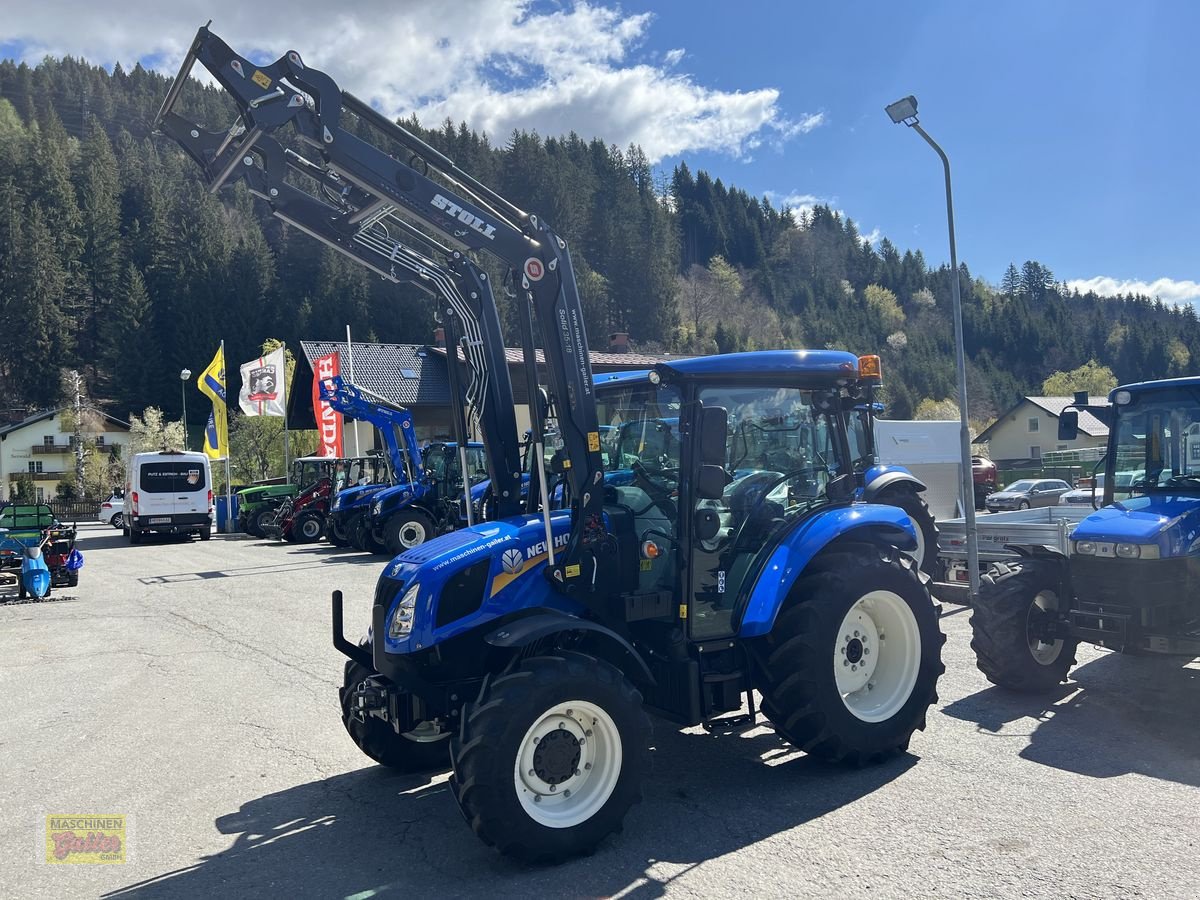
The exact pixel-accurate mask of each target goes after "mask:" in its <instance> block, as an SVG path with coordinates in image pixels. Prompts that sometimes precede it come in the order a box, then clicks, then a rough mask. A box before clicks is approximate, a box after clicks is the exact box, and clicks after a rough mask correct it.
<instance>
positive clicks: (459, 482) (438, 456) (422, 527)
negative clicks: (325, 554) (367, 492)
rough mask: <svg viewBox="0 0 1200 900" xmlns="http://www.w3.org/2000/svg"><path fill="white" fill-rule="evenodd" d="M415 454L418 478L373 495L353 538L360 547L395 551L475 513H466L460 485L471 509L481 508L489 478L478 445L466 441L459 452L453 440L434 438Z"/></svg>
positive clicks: (388, 552)
mask: <svg viewBox="0 0 1200 900" xmlns="http://www.w3.org/2000/svg"><path fill="white" fill-rule="evenodd" d="M419 459H420V460H421V477H420V478H417V479H415V480H413V481H411V482H407V483H402V484H397V485H394V486H392V487H389V488H387V489H385V490H382V491H380V492H379V493H377V494H375V495H374V496H372V498H371V504H370V509H369V511H368V514H367V515H366V516H363V517H362V518H360V519H359V520H358V523H357V527H356V529H355V532H354V535H353V538H352V541H353V543H354V546H355V547H357V548H358V549H359V550H368V551H370V552H372V553H379V554H385V555H387V556H395V555H396V554H397V553H402V552H404V551H405V550H411V549H412V548H414V547H417V546H419V545H421V544H423V543H425V541H427V540H428V539H429V538H431V537H434V536H435V535H438V534H442V533H444V532H446V531H453V530H454V529H455V528H458V527H460V526H461V525H465V524H468V523H469V522H470V521H473V520H474V518H477V517H472V518H468V516H467V513H466V509H465V500H464V488H465V489H466V490H469V491H470V495H471V501H472V502H471V507H472V510H473V511H480V510H481V509H482V508H483V498H484V495H485V493H486V491H487V488H488V486H489V484H490V481H489V480H488V473H487V457H486V455H485V453H484V448H483V445H482V444H479V443H468V444H467V445H466V447H465V450H464V452H463V453H460V452H459V445H458V444H457V443H455V442H453V441H449V442H446V441H434V442H432V443H430V444H428V445H427V446H426V447H424V448H423V449H422V450H421V451H420V452H419ZM464 461H465V465H466V478H465V479H464V477H463V465H464Z"/></svg>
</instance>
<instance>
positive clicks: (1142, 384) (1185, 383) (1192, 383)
mask: <svg viewBox="0 0 1200 900" xmlns="http://www.w3.org/2000/svg"><path fill="white" fill-rule="evenodd" d="M1174 387H1184V388H1194V387H1200V376H1197V375H1191V376H1189V377H1187V378H1160V379H1158V380H1157V381H1138V382H1135V383H1134V384H1122V385H1118V386H1117V387H1115V388H1113V389H1112V390H1111V391H1109V394H1108V399H1109V402H1110V403H1115V402H1116V396H1117V391H1129V392H1130V393H1131V394H1140V393H1142V392H1143V391H1155V390H1162V389H1164V388H1174Z"/></svg>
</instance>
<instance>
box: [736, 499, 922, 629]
mask: <svg viewBox="0 0 1200 900" xmlns="http://www.w3.org/2000/svg"><path fill="white" fill-rule="evenodd" d="M843 540H845V541H855V542H863V543H872V544H878V545H880V546H883V547H895V548H897V549H899V550H915V549H916V547H917V536H916V532H915V531H914V530H913V524H912V520H911V519H909V517H908V514H907V513H906V512H904V510H902V509H899V508H898V507H895V506H882V505H877V504H864V503H855V504H852V505H850V506H840V507H836V508H834V509H829V510H826V511H824V512H822V513H818V514H817V515H815V516H812V517H810V518H808V519H804V520H803V521H801V522H799V523H798V524H797V525H796V526H795V527H794V528H793V529H792V530H791V531H790V532H789V533H788V534H786V535H784V537H783V539H782V540H781V541H780V542H779V544H778V545H776V547H775V549H774V550H772V551H771V555H770V556H769V557H768V558H767V561H766V563H765V564H764V565H763V567H762V568H761V569H760V570H759V573H758V577H757V579H756V580H755V582H754V586H753V587H752V588H751V589H750V595H749V597H748V598H747V600H746V604H745V612H744V613H743V614H742V619H741V623H740V625H739V628H738V634H739V635H740V636H741V637H744V638H750V637H761V636H762V635H764V634H767V633H768V632H770V630H771V628H772V627H773V626H774V624H775V617H776V616H777V615H778V614H779V610H780V608H781V607H782V606H783V603H784V601H785V600H786V599H787V597H788V595H789V594H790V593H791V591H792V587H793V585H795V583H796V579H798V578H799V577H800V576H801V575H802V574H803V573H804V570H805V569H806V568H808V564H809V563H811V562H812V561H813V559H814V558H815V557H816V556H817V555H818V554H820V553H821V552H822V551H823V550H825V549H826V548H827V547H828V546H829V545H830V544H832V543H834V542H835V541H843Z"/></svg>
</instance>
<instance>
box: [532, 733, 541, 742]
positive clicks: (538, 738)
mask: <svg viewBox="0 0 1200 900" xmlns="http://www.w3.org/2000/svg"><path fill="white" fill-rule="evenodd" d="M540 740H541V738H540V737H537V736H536V735H535V736H534V738H533V742H534V743H535V744H536V743H537V742H538V741H540Z"/></svg>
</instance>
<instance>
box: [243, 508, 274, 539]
mask: <svg viewBox="0 0 1200 900" xmlns="http://www.w3.org/2000/svg"><path fill="white" fill-rule="evenodd" d="M274 515H275V510H273V509H271V507H269V506H263V507H260V508H259V509H256V510H254V511H253V512H251V513H250V515H248V516H246V534H248V535H250V536H251V537H256V538H265V537H266V536H267V533H266V532H265V531H263V522H265V521H266V520H267V519H270V518H272V517H273V516H274Z"/></svg>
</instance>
